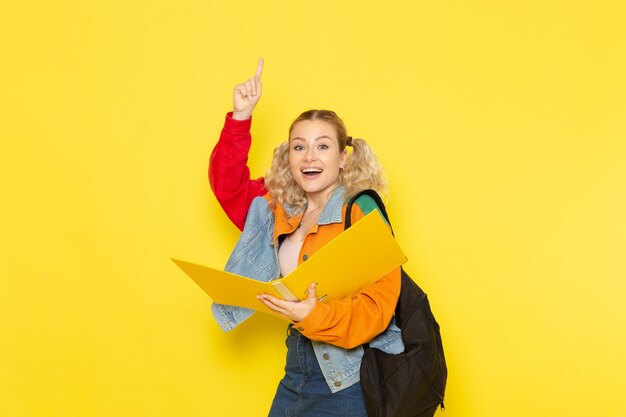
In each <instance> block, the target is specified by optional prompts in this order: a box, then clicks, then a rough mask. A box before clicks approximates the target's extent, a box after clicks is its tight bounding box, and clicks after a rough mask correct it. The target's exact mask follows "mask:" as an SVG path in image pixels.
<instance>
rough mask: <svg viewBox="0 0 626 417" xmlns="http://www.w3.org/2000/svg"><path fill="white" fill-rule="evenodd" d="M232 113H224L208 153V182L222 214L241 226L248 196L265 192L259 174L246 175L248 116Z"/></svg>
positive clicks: (250, 122) (248, 145) (243, 222)
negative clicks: (257, 176)
mask: <svg viewBox="0 0 626 417" xmlns="http://www.w3.org/2000/svg"><path fill="white" fill-rule="evenodd" d="M232 116H233V114H232V112H231V113H228V114H227V115H226V121H225V122H224V128H222V134H221V135H220V140H219V141H218V142H217V144H216V145H215V148H213V152H212V153H211V159H210V161H209V182H210V183H211V188H212V189H213V193H214V194H215V197H216V198H217V201H219V202H220V204H221V206H222V208H223V209H224V212H226V215H227V216H228V217H229V218H230V220H231V221H232V222H233V223H234V224H235V226H237V227H238V228H239V230H243V226H244V224H245V222H246V215H247V214H248V207H250V204H251V203H252V199H253V198H254V197H258V196H262V195H265V194H266V193H267V189H266V188H265V181H264V180H263V177H261V178H257V179H255V180H251V179H250V169H249V168H248V152H249V151H250V145H251V144H252V136H251V135H250V125H251V124H252V118H250V119H248V120H235V119H233V118H232Z"/></svg>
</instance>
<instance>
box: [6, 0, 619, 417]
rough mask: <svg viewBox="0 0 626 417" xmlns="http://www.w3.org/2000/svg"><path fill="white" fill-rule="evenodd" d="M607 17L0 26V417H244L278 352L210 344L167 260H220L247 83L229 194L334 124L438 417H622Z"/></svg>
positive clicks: (246, 16)
mask: <svg viewBox="0 0 626 417" xmlns="http://www.w3.org/2000/svg"><path fill="white" fill-rule="evenodd" d="M625 21H626V8H625V7H624V3H623V2H622V1H618V0H615V1H606V2H591V1H565V0H561V1H552V2H546V1H539V0H530V1H515V2H502V1H469V2H460V1H444V2H430V1H429V2H426V1H418V2H414V1H403V2H371V1H365V2H364V1H360V2H356V1H353V2H349V3H346V2H341V1H338V2H334V1H330V0H322V1H319V2H286V1H285V2H259V1H247V0H246V1H239V2H226V1H222V2H217V1H208V2H206V1H204V2H201V1H194V0H192V1H187V2H175V1H171V0H170V1H167V0H152V1H119V0H114V1H100V2H95V1H94V2H89V1H87V2H85V1H61V2H52V1H34V0H24V1H13V2H11V1H4V2H2V3H1V5H0V42H1V57H2V65H1V67H0V68H1V69H0V71H1V81H0V95H1V99H0V137H1V140H2V142H1V144H2V147H1V150H0V169H1V171H0V174H1V178H2V183H1V184H2V189H1V190H2V204H1V205H0V227H1V229H0V236H1V239H2V247H1V248H0V250H1V251H0V260H1V262H0V279H1V287H0V415H1V416H7V417H30V416H46V417H47V416H62V417H68V416H81V417H83V416H90V417H91V416H93V417H96V416H98V417H99V416H107V417H110V416H133V417H138V416H150V417H154V416H168V417H169V416H189V417H194V416H198V417H199V416H246V417H247V416H264V415H266V411H267V408H268V407H269V404H270V401H271V399H272V395H273V392H274V390H275V386H276V383H277V381H278V379H279V378H280V376H281V375H282V365H283V361H284V353H285V349H284V344H283V340H284V324H283V322H281V321H279V320H277V319H274V318H271V317H255V318H254V319H252V320H251V321H250V322H248V323H246V324H245V325H243V326H241V327H240V328H238V329H237V330H235V331H234V332H232V333H231V334H223V333H222V332H221V331H220V330H219V329H218V327H217V325H216V324H215V323H214V322H213V320H212V318H211V315H210V308H209V299H208V298H207V297H206V296H205V294H204V293H203V292H202V291H201V290H200V289H199V288H197V287H196V286H195V284H194V283H193V282H192V281H191V280H190V279H188V278H187V277H186V276H185V275H184V274H183V273H182V272H181V271H180V270H179V269H178V268H177V267H176V266H175V265H174V264H173V263H172V262H171V261H170V260H169V259H168V257H169V256H177V257H181V258H184V259H189V260H192V261H198V262H202V263H204V264H207V265H214V266H219V265H223V264H224V262H225V261H226V258H227V256H228V254H229V252H230V250H231V249H232V247H233V245H234V243H235V241H236V238H237V236H238V232H237V230H236V229H235V228H234V227H233V226H232V225H231V224H230V223H229V222H228V220H227V219H226V217H225V215H224V214H223V213H222V211H221V209H220V208H219V206H218V204H217V202H216V201H215V198H214V197H213V196H212V194H211V192H210V190H209V186H208V182H207V179H206V168H207V161H208V156H209V153H210V151H211V149H212V147H213V145H214V144H215V142H216V140H217V137H218V134H219V131H220V129H221V125H222V121H223V117H224V114H225V112H226V111H227V110H229V109H230V107H231V95H232V87H233V85H234V84H235V83H237V82H240V81H243V80H244V79H246V78H247V77H249V76H250V75H251V74H252V73H253V71H254V69H255V65H256V60H257V57H258V56H263V57H265V60H266V67H265V73H264V75H263V81H264V96H263V99H262V100H261V103H260V104H259V107H258V109H257V111H256V113H255V122H254V126H253V134H254V136H255V138H256V141H255V143H254V146H253V149H252V154H251V157H252V170H253V174H255V175H262V174H263V173H264V171H265V168H266V167H267V166H268V164H269V161H270V156H271V150H272V149H273V147H274V146H275V145H276V144H277V143H278V142H279V141H281V140H283V139H284V138H285V137H286V135H287V127H288V125H289V123H290V121H291V120H292V119H293V118H295V117H296V116H297V115H298V114H299V113H300V112H301V111H303V110H306V109H308V108H312V107H323V108H331V109H334V110H336V111H337V112H338V113H339V114H340V115H341V116H342V117H343V118H344V120H345V121H346V123H347V125H348V128H349V130H350V133H351V134H352V135H353V136H357V137H359V136H360V137H364V138H366V139H368V140H369V141H370V143H371V144H372V146H373V147H374V149H375V150H376V152H377V154H378V155H379V157H380V159H381V161H382V163H383V164H384V166H385V167H386V172H387V175H388V178H389V182H390V184H391V186H390V198H389V209H390V213H391V216H392V220H393V223H394V225H395V228H396V230H397V238H398V240H399V242H400V244H401V246H402V247H403V249H404V251H405V252H406V253H407V255H408V256H409V259H410V261H409V263H408V264H407V269H408V270H409V272H410V273H411V275H412V276H413V277H414V278H415V279H416V280H417V281H418V282H419V283H420V284H421V285H422V286H423V287H424V288H425V289H426V291H427V292H429V294H430V297H431V300H432V304H433V308H434V310H435V313H436V316H437V318H438V320H439V321H440V323H441V326H442V329H443V337H444V343H445V348H446V354H447V359H448V366H449V371H450V377H449V380H448V389H447V392H446V394H447V398H446V406H447V410H446V411H445V413H441V412H438V415H444V416H448V417H501V416H507V417H516V416H520V417H522V416H523V417H527V416H590V415H593V416H611V417H617V416H620V417H622V416H626V400H625V399H624V386H625V385H624V375H626V359H624V358H625V357H626V349H625V345H626V340H625V339H626V336H625V334H624V323H626V302H624V301H623V299H624V296H625V295H626V283H625V278H626V262H625V261H624V252H625V251H626V220H625V213H626V142H625V138H626V46H625V40H626V26H625V25H624V22H625Z"/></svg>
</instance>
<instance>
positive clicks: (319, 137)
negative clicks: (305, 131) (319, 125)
mask: <svg viewBox="0 0 626 417" xmlns="http://www.w3.org/2000/svg"><path fill="white" fill-rule="evenodd" d="M296 139H300V140H306V139H305V138H301V137H300V136H296V137H295V138H292V139H291V140H296ZM319 139H330V140H333V138H331V137H330V136H326V135H322V136H318V137H316V138H315V139H313V140H314V141H315V140H319Z"/></svg>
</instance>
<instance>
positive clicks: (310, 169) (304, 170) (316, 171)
mask: <svg viewBox="0 0 626 417" xmlns="http://www.w3.org/2000/svg"><path fill="white" fill-rule="evenodd" d="M302 172H303V173H305V174H309V173H319V172H322V170H321V169H319V168H304V169H303V170H302Z"/></svg>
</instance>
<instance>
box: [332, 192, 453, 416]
mask: <svg viewBox="0 0 626 417" xmlns="http://www.w3.org/2000/svg"><path fill="white" fill-rule="evenodd" d="M362 195H368V196H370V197H372V198H373V199H374V201H375V202H376V204H378V208H379V209H380V211H381V213H382V214H383V216H384V217H385V219H386V220H387V222H388V223H389V226H390V227H391V222H389V216H388V215H387V211H386V210H385V205H384V204H383V202H382V200H381V198H380V196H379V195H378V193H376V191H374V190H365V191H361V192H360V193H359V194H357V195H356V196H354V197H352V198H351V199H350V201H349V202H348V207H347V209H346V219H345V223H344V227H345V229H347V228H349V227H350V225H351V224H352V223H351V209H352V205H353V204H354V202H355V201H356V199H357V198H358V197H360V196H362ZM392 233H393V231H392ZM401 285H402V286H401V290H400V297H399V298H398V304H397V305H396V311H395V318H396V325H397V326H398V327H399V328H400V330H401V334H402V341H403V342H404V349H405V350H404V352H403V353H400V354H398V355H392V354H388V353H385V352H383V351H381V350H379V349H375V348H370V347H369V346H368V345H367V344H365V345H363V347H364V348H365V354H364V355H363V359H362V363H361V388H362V390H363V394H364V396H365V405H366V407H367V415H368V417H432V416H433V415H434V414H435V411H436V410H437V407H438V406H441V409H442V410H443V409H444V405H443V396H444V391H445V388H446V379H447V376H448V369H447V367H446V359H445V357H444V354H443V346H442V343H441V334H440V332H439V324H438V323H437V321H436V320H435V317H434V316H433V313H432V311H431V310H430V304H429V303H428V298H427V296H426V293H424V291H422V289H421V288H420V287H419V286H418V285H417V284H416V283H415V282H414V281H413V280H412V279H411V277H409V276H408V274H407V273H406V272H405V271H404V269H402V284H401Z"/></svg>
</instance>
